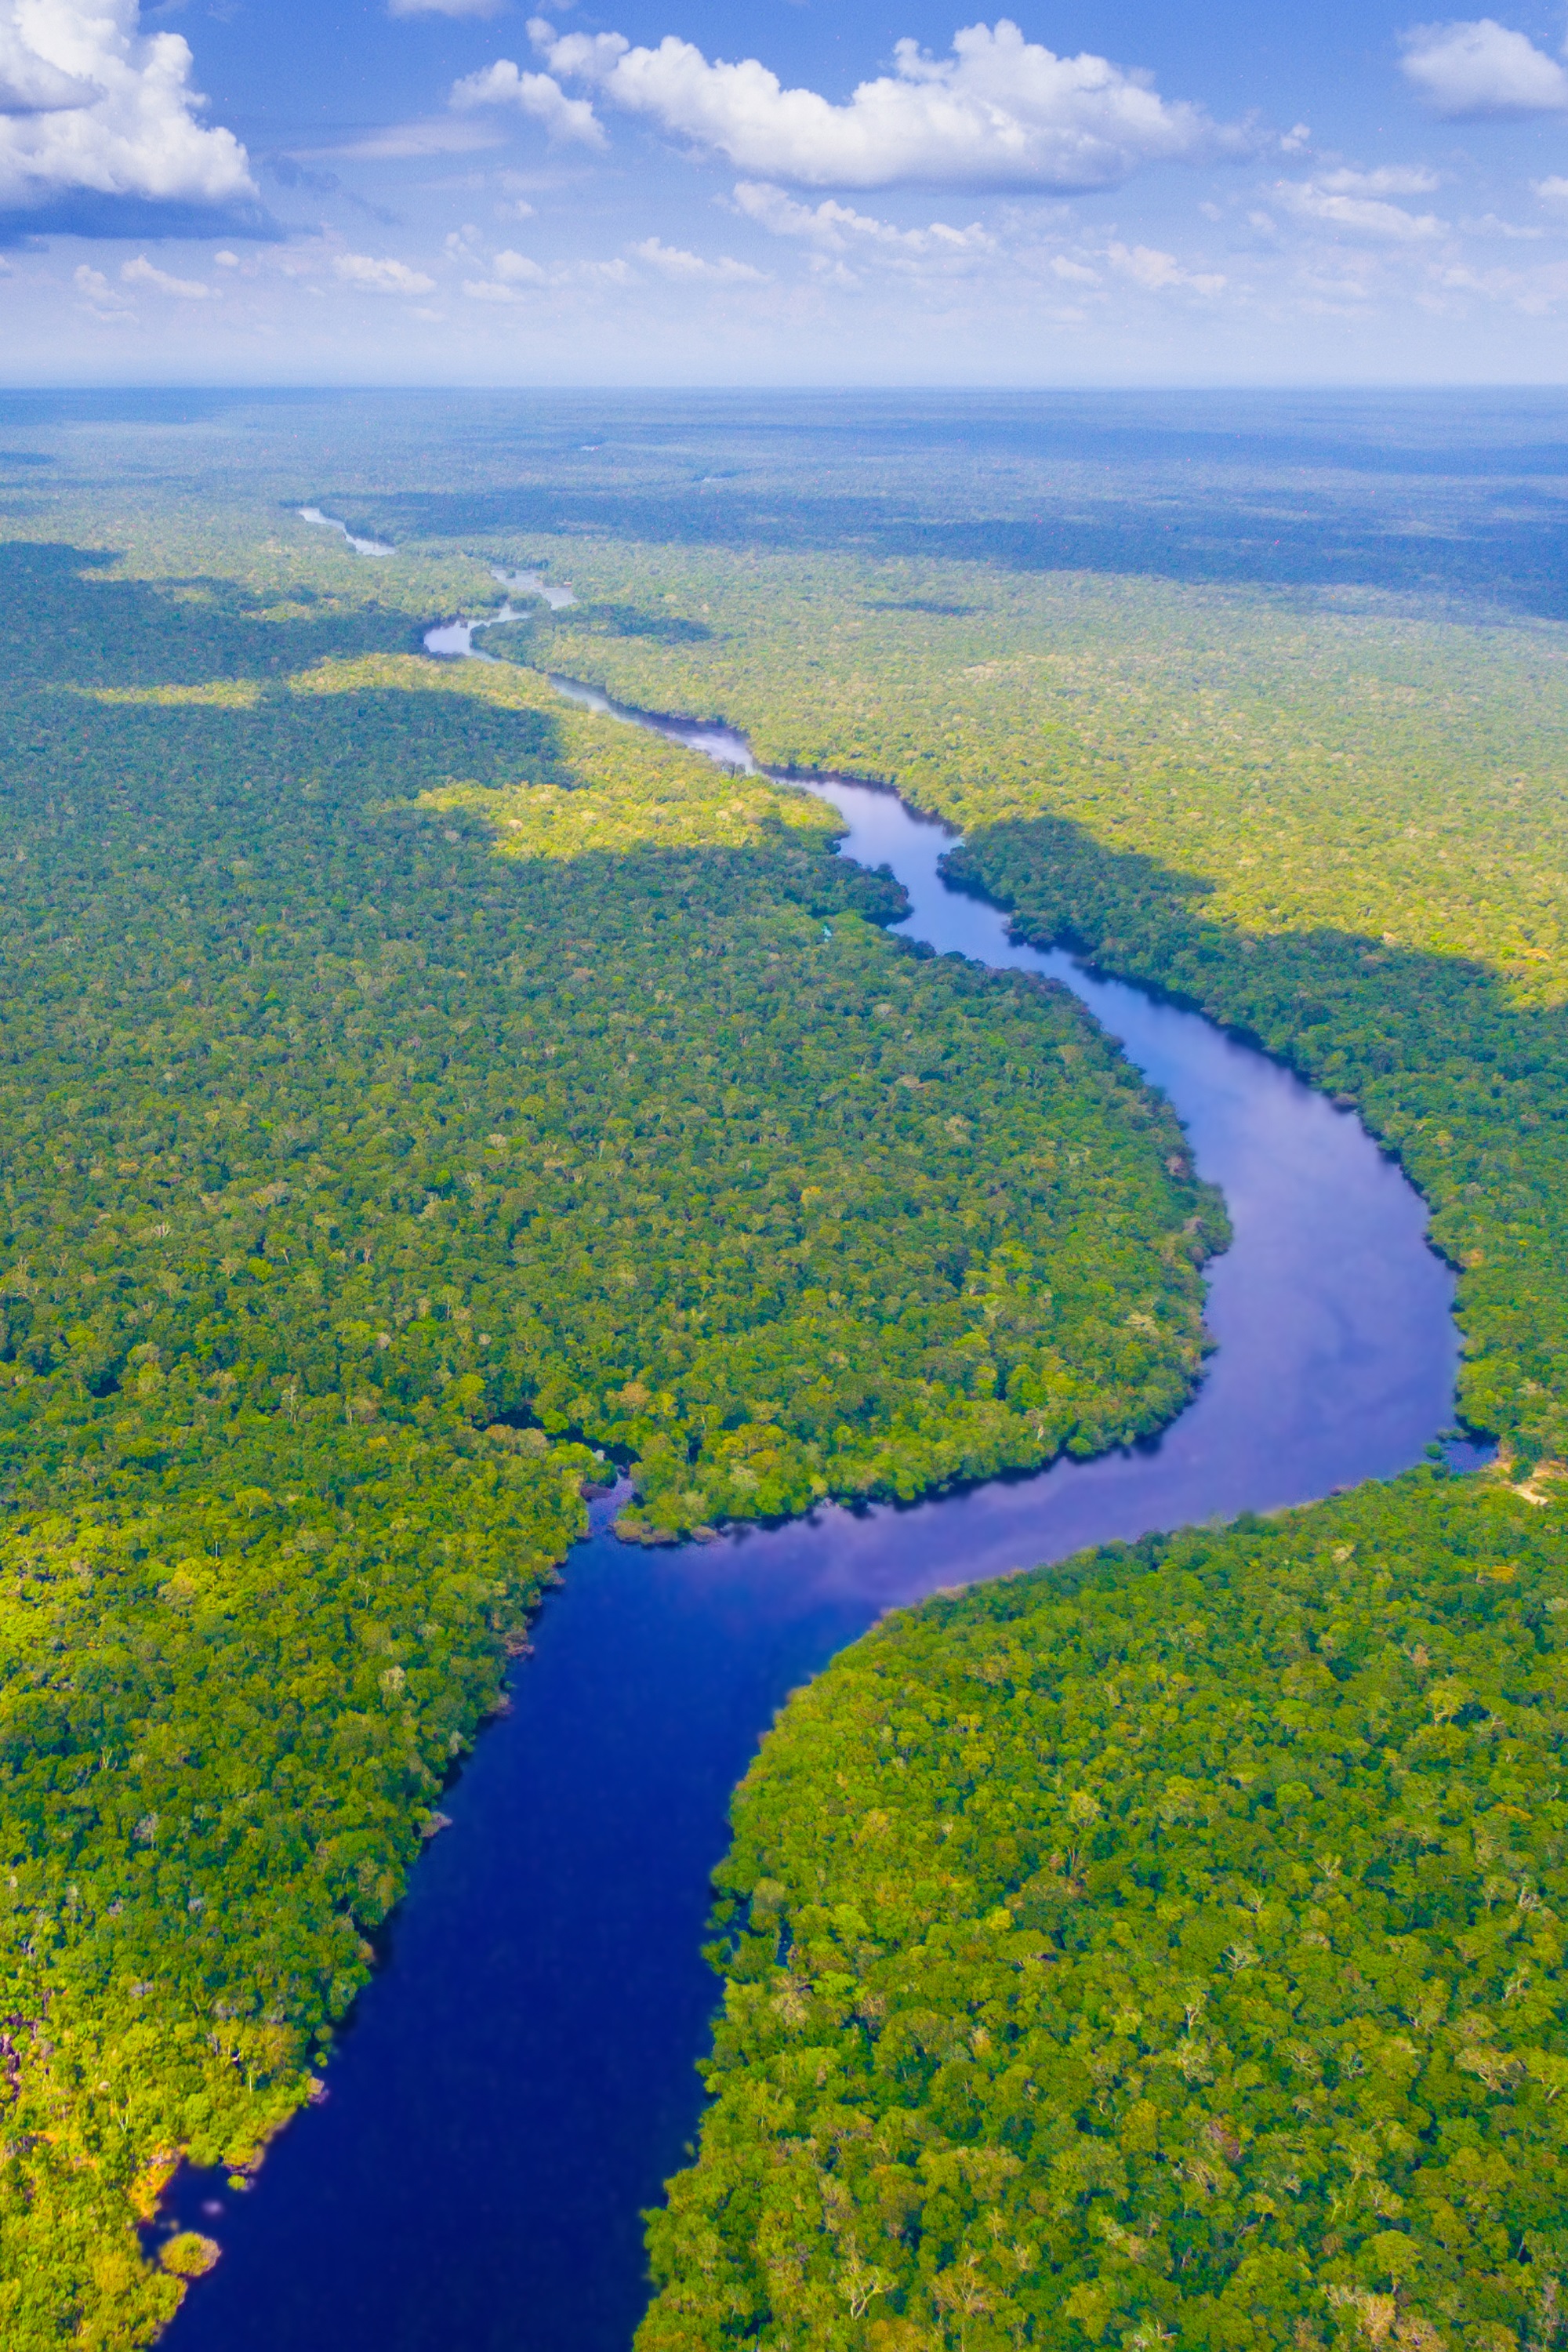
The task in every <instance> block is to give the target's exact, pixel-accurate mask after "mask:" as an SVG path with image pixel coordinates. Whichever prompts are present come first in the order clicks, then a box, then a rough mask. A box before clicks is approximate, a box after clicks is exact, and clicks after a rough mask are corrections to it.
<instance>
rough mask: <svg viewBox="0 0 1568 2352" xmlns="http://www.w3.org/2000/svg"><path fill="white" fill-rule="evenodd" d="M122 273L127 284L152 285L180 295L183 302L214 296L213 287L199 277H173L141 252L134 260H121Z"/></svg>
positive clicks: (201, 300) (161, 291)
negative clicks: (204, 283) (205, 283)
mask: <svg viewBox="0 0 1568 2352" xmlns="http://www.w3.org/2000/svg"><path fill="white" fill-rule="evenodd" d="M120 275H121V278H122V280H123V281H124V283H125V284H126V285H127V286H152V287H153V288H155V289H156V290H157V291H158V292H159V293H160V294H176V295H178V297H179V299H180V300H181V301H182V302H205V301H208V300H209V299H211V296H212V290H213V289H212V288H211V287H210V286H204V285H203V283H202V281H201V279H200V278H171V277H170V275H169V273H168V271H167V270H166V269H160V268H158V267H157V265H156V263H154V262H151V261H149V260H148V258H147V257H146V255H145V254H144V253H139V254H138V255H137V257H136V258H135V260H134V261H125V262H121V266H120Z"/></svg>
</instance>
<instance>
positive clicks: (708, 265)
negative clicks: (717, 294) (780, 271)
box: [626, 236, 767, 286]
mask: <svg viewBox="0 0 1568 2352" xmlns="http://www.w3.org/2000/svg"><path fill="white" fill-rule="evenodd" d="M626 251H627V252H628V253H629V254H630V255H631V257H632V259H633V260H634V261H646V262H647V265H648V267H649V268H650V269H657V270H658V272H659V274H660V275H661V277H665V278H677V279H681V278H684V279H687V280H690V279H692V278H709V279H710V280H712V281H713V282H714V283H715V284H718V285H721V286H738V285H740V284H742V282H749V283H751V284H752V285H753V286H763V285H765V284H766V283H767V273H766V271H765V270H762V269H753V268H752V265H751V263H750V262H749V261H734V260H731V257H730V256H729V254H727V253H722V254H721V255H720V257H719V258H718V260H717V261H705V260H704V259H703V257H702V256H701V255H700V253H687V252H686V251H685V250H684V249H683V248H682V247H680V246H678V245H665V244H664V243H663V242H662V241H661V240H660V239H659V238H658V237H657V236H645V237H644V238H643V240H642V243H641V244H640V245H628V246H627V247H626Z"/></svg>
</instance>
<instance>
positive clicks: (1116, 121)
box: [529, 17, 1256, 190]
mask: <svg viewBox="0 0 1568 2352" xmlns="http://www.w3.org/2000/svg"><path fill="white" fill-rule="evenodd" d="M529 32H530V35H531V37H532V39H533V42H534V46H535V47H537V48H538V49H539V50H540V51H541V52H542V55H543V57H544V59H545V62H546V63H547V64H548V65H549V67H550V68H551V71H552V74H554V75H562V76H564V77H565V78H566V79H575V80H579V81H585V82H587V83H589V84H591V85H592V86H593V87H595V89H600V90H602V91H603V93H604V95H605V98H606V99H607V100H609V101H610V103H611V104H612V105H615V106H617V107H621V108H624V109H625V110H626V111H628V112H630V113H634V114H641V115H645V116H647V117H648V118H649V119H650V120H651V121H655V122H657V123H658V125H659V126H660V128H661V129H663V130H665V131H671V132H673V133H675V134H676V135H677V136H679V137H681V138H685V139H689V140H691V141H693V142H695V143H696V144H697V145H698V146H700V147H706V148H710V149H712V150H714V151H716V152H718V153H720V154H722V155H725V156H728V158H729V159H730V161H731V163H735V164H738V165H739V166H740V168H741V169H742V171H746V172H755V173H762V174H765V175H766V176H767V177H768V178H769V179H772V180H785V181H792V182H795V184H798V185H804V186H808V187H825V186H840V187H856V188H874V187H890V186H893V185H895V184H900V183H906V184H944V185H961V186H971V187H980V186H985V187H1006V188H1017V187H1036V188H1040V187H1044V188H1056V189H1062V190H1068V189H1089V188H1110V187H1117V186H1120V185H1121V183H1122V182H1123V181H1124V180H1126V179H1128V178H1130V177H1131V174H1132V173H1133V172H1135V171H1136V170H1137V169H1138V168H1139V166H1140V165H1141V164H1143V163H1160V162H1166V161H1171V160H1184V161H1187V162H1195V161H1198V160H1200V159H1204V158H1208V157H1212V156H1213V155H1215V153H1216V152H1226V151H1230V152H1247V151H1249V150H1250V149H1251V148H1252V147H1253V146H1254V145H1255V144H1256V142H1254V141H1253V140H1252V139H1251V137H1250V135H1249V134H1246V133H1242V132H1238V131H1223V130H1220V129H1219V128H1217V127H1216V126H1215V124H1214V123H1213V122H1211V121H1210V120H1209V118H1208V117H1207V115H1205V113H1204V112H1203V110H1202V109H1201V108H1198V107H1195V106H1192V105H1189V104H1187V103H1186V102H1185V101H1184V100H1166V99H1163V98H1162V97H1161V96H1160V95H1159V93H1158V92H1157V91H1156V90H1155V89H1154V88H1153V86H1152V79H1151V78H1150V77H1149V76H1148V75H1147V74H1143V73H1138V72H1133V73H1127V72H1124V71H1123V70H1122V69H1121V67H1119V66H1114V65H1112V64H1110V62H1109V60H1108V59H1106V58H1100V57H1093V56H1090V55H1089V54H1087V53H1086V54H1084V55H1082V56H1079V57H1076V58H1063V57H1058V56H1057V54H1056V52H1055V51H1054V50H1052V49H1047V48H1045V47H1041V46H1040V44H1039V43H1037V42H1034V41H1026V39H1025V38H1024V36H1023V34H1022V33H1021V32H1020V31H1019V29H1018V27H1017V26H1016V25H1015V24H1013V23H1012V22H1011V21H1010V20H1009V19H1008V18H1006V17H1001V18H999V19H998V20H997V22H996V24H995V25H994V26H990V25H971V26H967V27H965V29H964V30H963V31H962V32H959V33H956V34H955V35H954V36H953V43H952V54H951V55H950V56H948V57H946V58H931V57H930V56H928V55H927V54H926V53H925V52H924V51H923V50H921V48H920V47H919V46H918V44H917V43H916V42H914V41H912V40H901V41H900V42H899V43H898V44H897V45H896V47H895V50H894V56H895V59H896V68H895V71H894V72H893V73H891V74H885V75H882V76H880V77H879V79H876V80H875V81H866V82H862V83H861V84H860V85H859V87H858V89H856V90H855V92H854V93H853V95H852V96H851V98H850V100H849V101H848V103H847V105H843V106H836V105H834V104H833V103H832V102H831V101H830V100H827V99H826V98H824V97H822V96H821V95H820V94H819V92H817V91H816V90H813V89H784V86H783V84H782V83H781V82H780V80H779V79H778V76H777V75H776V74H774V73H773V72H771V71H770V70H769V68H767V67H766V66H764V65H763V64H762V63H761V61H760V60H759V59H758V58H742V60H741V61H740V62H739V63H736V64H726V63H724V62H723V61H721V60H720V61H717V62H714V61H710V59H709V58H706V57H704V55H703V54H702V52H701V50H700V49H699V48H696V47H693V45H692V44H691V43H690V42H689V41H683V40H679V39H678V38H677V37H676V36H675V35H674V34H668V35H667V36H666V37H665V38H664V39H663V40H662V41H661V42H660V43H659V45H658V48H657V49H649V48H634V47H632V46H631V44H630V43H629V42H628V41H627V40H626V39H625V38H624V37H623V36H622V35H620V34H619V33H598V34H587V33H567V34H564V35H563V34H558V33H557V32H556V31H555V29H554V27H553V26H551V25H549V24H547V23H545V22H544V21H543V20H542V18H538V17H535V18H533V19H531V22H530V25H529Z"/></svg>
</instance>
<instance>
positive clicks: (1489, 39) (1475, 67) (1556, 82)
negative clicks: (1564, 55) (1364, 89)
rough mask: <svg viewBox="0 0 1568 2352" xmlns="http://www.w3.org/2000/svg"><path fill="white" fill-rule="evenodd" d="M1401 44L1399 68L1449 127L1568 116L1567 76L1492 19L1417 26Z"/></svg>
mask: <svg viewBox="0 0 1568 2352" xmlns="http://www.w3.org/2000/svg"><path fill="white" fill-rule="evenodd" d="M1404 43H1405V55H1404V57H1403V58H1402V59H1401V60H1400V62H1401V64H1402V66H1403V68H1404V69H1405V79H1407V80H1408V81H1410V82H1411V83H1413V84H1414V86H1415V89H1416V90H1417V91H1418V92H1419V93H1420V95H1421V97H1422V98H1424V99H1425V100H1426V103H1427V105H1428V106H1430V107H1431V108H1432V109H1433V110H1434V111H1435V112H1436V113H1438V114H1442V115H1447V117H1448V118H1449V120H1450V121H1457V120H1460V119H1462V118H1464V117H1466V116H1483V115H1489V114H1561V113H1563V111H1564V110H1568V73H1565V72H1564V71H1563V68H1562V67H1561V66H1560V65H1559V64H1558V63H1557V60H1556V59H1555V58H1549V57H1548V56H1547V55H1546V53H1545V51H1544V50H1543V49H1538V48H1537V47H1536V46H1535V44H1534V42H1533V41H1531V40H1530V39H1528V38H1527V37H1526V36H1525V35H1524V34H1523V33H1515V32H1513V31H1510V28H1509V26H1506V25H1500V24H1499V23H1498V21H1497V19H1496V17H1495V16H1476V17H1472V18H1468V19H1465V20H1463V21H1461V22H1458V23H1455V24H1449V25H1415V26H1412V27H1411V29H1410V31H1409V32H1408V33H1406V34H1405V37H1404Z"/></svg>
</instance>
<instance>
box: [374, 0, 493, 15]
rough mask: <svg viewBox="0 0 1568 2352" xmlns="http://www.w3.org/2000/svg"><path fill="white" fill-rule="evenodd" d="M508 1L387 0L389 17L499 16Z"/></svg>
mask: <svg viewBox="0 0 1568 2352" xmlns="http://www.w3.org/2000/svg"><path fill="white" fill-rule="evenodd" d="M506 5H507V0H386V13H387V15H388V16H500V13H501V10H502V9H503V8H504V7H505V6H506Z"/></svg>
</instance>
